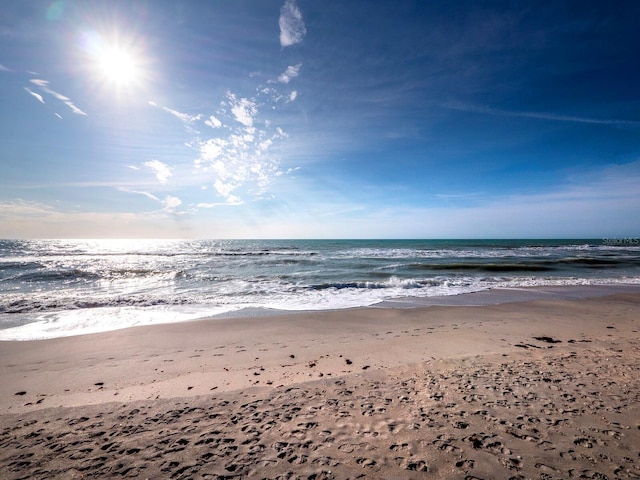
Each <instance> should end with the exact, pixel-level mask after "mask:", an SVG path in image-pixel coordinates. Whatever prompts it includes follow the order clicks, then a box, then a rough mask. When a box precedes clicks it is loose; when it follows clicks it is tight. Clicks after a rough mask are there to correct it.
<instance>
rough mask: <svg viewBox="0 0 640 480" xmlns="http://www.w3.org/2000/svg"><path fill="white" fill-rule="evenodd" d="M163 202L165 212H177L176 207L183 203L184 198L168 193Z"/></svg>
mask: <svg viewBox="0 0 640 480" xmlns="http://www.w3.org/2000/svg"><path fill="white" fill-rule="evenodd" d="M162 204H163V205H164V207H163V208H162V211H163V212H166V213H177V212H176V209H177V208H178V207H179V206H180V205H182V200H180V199H179V198H178V197H173V196H171V195H167V196H166V197H165V198H164V200H162Z"/></svg>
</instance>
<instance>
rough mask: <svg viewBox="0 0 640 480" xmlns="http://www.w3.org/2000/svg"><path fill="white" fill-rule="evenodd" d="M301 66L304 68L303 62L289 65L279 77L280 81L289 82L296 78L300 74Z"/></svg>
mask: <svg viewBox="0 0 640 480" xmlns="http://www.w3.org/2000/svg"><path fill="white" fill-rule="evenodd" d="M300 68H302V63H299V64H297V65H289V66H288V67H287V69H286V70H285V71H284V72H282V73H281V74H280V76H279V77H278V81H279V82H280V83H289V82H290V81H291V79H293V78H296V77H297V76H298V75H300Z"/></svg>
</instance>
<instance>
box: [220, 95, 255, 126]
mask: <svg viewBox="0 0 640 480" xmlns="http://www.w3.org/2000/svg"><path fill="white" fill-rule="evenodd" d="M227 98H228V99H229V102H230V105H231V113H233V116H234V117H235V119H236V120H237V121H238V122H240V123H241V124H242V125H244V126H245V127H251V126H253V117H254V116H255V115H256V114H257V113H258V107H257V106H256V103H255V101H253V100H250V99H248V98H238V97H236V96H235V95H234V94H233V93H231V92H228V93H227Z"/></svg>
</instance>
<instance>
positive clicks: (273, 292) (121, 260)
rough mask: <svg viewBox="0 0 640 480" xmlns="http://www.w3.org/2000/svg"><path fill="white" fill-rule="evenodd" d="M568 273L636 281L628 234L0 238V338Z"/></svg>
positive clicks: (541, 282) (345, 302)
mask: <svg viewBox="0 0 640 480" xmlns="http://www.w3.org/2000/svg"><path fill="white" fill-rule="evenodd" d="M576 285H580V286H585V285H587V286H588V285H601V286H603V285H640V242H638V239H635V238H629V239H618V240H616V239H613V240H612V239H597V240H1V241H0V340H29V339H44V338H54V337H61V336H69V335H78V334H85V333H93V332H101V331H108V330H114V329H118V328H125V327H131V326H135V325H148V324H155V323H167V322H178V321H186V320H193V319H197V318H204V317H211V316H216V315H226V316H232V315H234V314H235V315H260V314H266V313H269V312H271V313H272V312H278V311H305V310H335V309H345V308H353V307H365V306H372V305H386V306H389V305H391V306H393V305H394V303H393V302H394V300H395V301H398V300H400V299H402V302H403V303H402V305H405V306H406V305H407V304H409V305H411V304H412V300H413V301H414V303H413V304H415V305H419V304H425V303H424V299H432V298H448V297H451V296H460V295H462V294H469V293H471V292H483V291H487V290H495V289H520V288H525V287H565V286H576ZM421 302H422V303H421ZM396 305H400V303H396Z"/></svg>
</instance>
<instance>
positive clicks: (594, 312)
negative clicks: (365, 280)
mask: <svg viewBox="0 0 640 480" xmlns="http://www.w3.org/2000/svg"><path fill="white" fill-rule="evenodd" d="M639 346H640V295H638V294H622V295H615V296H607V297H601V298H589V299H581V300H536V301H530V302H521V303H508V304H501V305H485V306H474V307H461V306H457V307H443V306H433V307H427V308H416V309H387V308H370V309H356V310H348V311H337V312H321V313H306V314H300V315H289V316H275V317H258V318H244V319H238V318H232V319H213V320H206V321H198V322H189V323H181V324H169V325H161V326H154V327H139V328H132V329H127V330H121V331H116V332H109V333H104V334H96V335H87V336H79V337H70V338H62V339H53V340H44V341H34V342H0V375H1V378H2V382H1V383H0V472H2V475H1V476H2V478H7V479H18V478H63V479H74V478H78V479H79V478H142V479H146V478H175V479H182V478H184V479H187V478H203V479H204V478H207V479H216V478H304V479H321V478H337V479H343V478H399V479H402V478H460V479H474V478H480V479H500V478H504V479H509V478H541V479H551V478H599V479H604V478H609V479H613V478H640V466H639V465H640V362H639V361H638V360H640V353H639V352H640V350H639Z"/></svg>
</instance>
